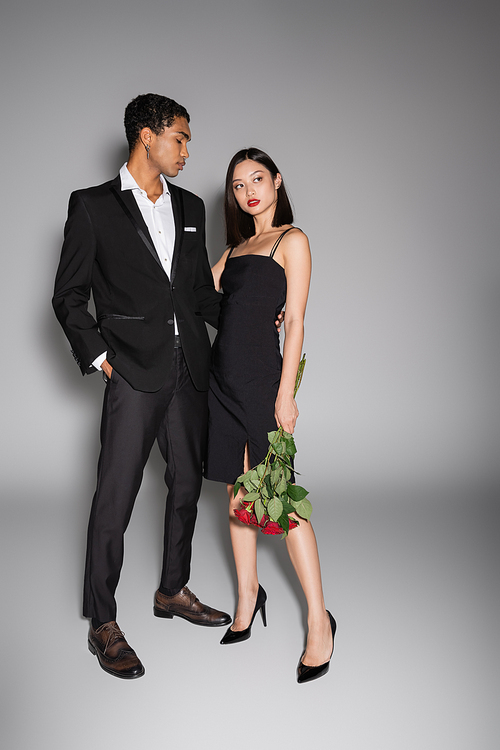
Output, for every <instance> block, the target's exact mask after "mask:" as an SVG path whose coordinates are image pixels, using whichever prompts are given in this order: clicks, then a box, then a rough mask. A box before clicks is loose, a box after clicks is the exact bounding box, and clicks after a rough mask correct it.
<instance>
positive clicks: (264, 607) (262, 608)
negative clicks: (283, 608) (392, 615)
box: [260, 602, 267, 628]
mask: <svg viewBox="0 0 500 750" xmlns="http://www.w3.org/2000/svg"><path fill="white" fill-rule="evenodd" d="M260 614H261V615H262V624H263V625H264V627H265V628H267V617H266V602H264V604H263V605H262V607H261V608H260Z"/></svg>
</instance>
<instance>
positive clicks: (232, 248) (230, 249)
mask: <svg viewBox="0 0 500 750" xmlns="http://www.w3.org/2000/svg"><path fill="white" fill-rule="evenodd" d="M233 250H234V245H232V246H231V247H230V248H229V252H228V254H227V258H226V260H229V258H230V257H231V253H232V252H233Z"/></svg>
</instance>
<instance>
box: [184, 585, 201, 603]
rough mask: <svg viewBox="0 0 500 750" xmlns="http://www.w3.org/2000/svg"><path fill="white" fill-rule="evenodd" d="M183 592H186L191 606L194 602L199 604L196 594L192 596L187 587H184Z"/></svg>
mask: <svg viewBox="0 0 500 750" xmlns="http://www.w3.org/2000/svg"><path fill="white" fill-rule="evenodd" d="M184 591H185V592H186V594H188V596H189V604H191V605H193V604H195V603H196V602H199V601H200V600H199V599H198V597H197V596H196V594H193V592H192V591H191V590H190V589H188V587H187V586H184Z"/></svg>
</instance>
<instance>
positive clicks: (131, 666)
mask: <svg viewBox="0 0 500 750" xmlns="http://www.w3.org/2000/svg"><path fill="white" fill-rule="evenodd" d="M89 651H90V652H91V653H92V654H94V655H95V656H97V658H98V659H99V664H100V665H101V667H102V668H103V669H104V671H105V672H109V674H112V675H114V676H115V677H121V678H122V679H124V680H135V678H136V677H142V675H143V674H144V672H145V669H144V667H143V666H142V664H141V662H140V661H139V658H138V656H137V654H136V653H135V651H134V650H133V649H132V648H130V646H129V645H128V643H127V641H126V640H125V633H123V632H122V631H121V630H120V628H119V627H118V625H117V623H116V622H115V621H114V620H112V621H111V622H105V623H104V625H101V627H100V628H97V630H94V628H93V627H92V625H91V626H90V632H89Z"/></svg>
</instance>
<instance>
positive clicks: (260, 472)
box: [257, 464, 266, 477]
mask: <svg viewBox="0 0 500 750" xmlns="http://www.w3.org/2000/svg"><path fill="white" fill-rule="evenodd" d="M265 473H266V467H265V465H264V464H259V465H258V466H257V474H258V475H259V477H263V476H264V474H265Z"/></svg>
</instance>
